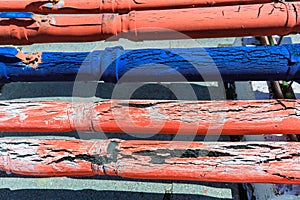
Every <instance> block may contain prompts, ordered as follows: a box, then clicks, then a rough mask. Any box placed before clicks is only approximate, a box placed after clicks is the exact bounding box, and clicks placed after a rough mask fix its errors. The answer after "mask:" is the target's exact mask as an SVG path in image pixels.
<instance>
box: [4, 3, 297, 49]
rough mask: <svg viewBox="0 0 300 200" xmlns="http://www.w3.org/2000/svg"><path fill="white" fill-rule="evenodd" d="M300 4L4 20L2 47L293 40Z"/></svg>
mask: <svg viewBox="0 0 300 200" xmlns="http://www.w3.org/2000/svg"><path fill="white" fill-rule="evenodd" d="M299 9H300V4H299V3H294V4H289V3H274V4H254V5H241V6H224V7H222V6H221V7H214V8H192V9H174V10H159V11H132V12H130V13H129V14H124V15H118V14H101V15H81V16H42V17H40V19H39V17H36V18H35V19H36V20H38V21H39V22H36V21H34V20H31V19H10V20H9V19H2V20H1V23H0V24H1V26H0V44H32V43H41V42H88V41H98V40H106V39H108V38H110V37H112V36H118V37H124V38H128V39H131V40H147V39H155V40H160V39H161V40H162V39H176V38H180V39H183V38H184V39H185V38H186V37H184V36H182V35H181V34H178V32H180V33H183V34H185V35H186V36H188V37H191V38H215V37H236V36H260V35H287V34H290V33H298V32H300V19H299V18H300V15H298V13H299Z"/></svg>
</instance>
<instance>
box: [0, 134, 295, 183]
mask: <svg viewBox="0 0 300 200" xmlns="http://www.w3.org/2000/svg"><path fill="white" fill-rule="evenodd" d="M0 149H1V154H0V169H1V170H2V171H7V172H12V173H15V174H20V175H30V176H93V175H111V176H120V177H126V178H138V179H157V180H192V181H209V182H243V183H245V182H249V183H297V184H299V183H300V162H299V161H300V160H299V159H300V154H299V152H300V146H299V143H297V142H290V143H288V142H215V143H213V142H211V143H210V142H206V143H203V142H179V141H177V142H175V141H172V142H170V141H122V140H116V139H114V140H99V141H84V140H34V139H26V140H24V139H23V140H21V139H20V140H8V139H6V140H4V139H3V140H0Z"/></svg>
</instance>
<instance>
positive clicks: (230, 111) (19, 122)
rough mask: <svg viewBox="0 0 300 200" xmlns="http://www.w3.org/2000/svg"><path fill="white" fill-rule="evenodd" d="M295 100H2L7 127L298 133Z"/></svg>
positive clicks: (0, 109) (8, 129)
mask: <svg viewBox="0 0 300 200" xmlns="http://www.w3.org/2000/svg"><path fill="white" fill-rule="evenodd" d="M298 109H299V102H298V101H297V100H261V101H210V102H205V101H198V102H197V101H156V100H147V101H141V100H131V101H128V100H104V101H100V102H95V103H93V102H85V101H81V102H80V101H79V102H76V101H74V102H63V101H58V102H5V101H3V102H1V104H0V120H1V123H0V130H1V131H4V132H13V131H16V132H28V131H31V132H69V131H73V130H78V131H90V132H97V131H99V132H120V133H141V132H143V133H165V134H177V133H179V134H193V133H197V134H207V133H208V132H209V133H215V134H220V133H222V134H233V135H238V134H271V133H273V134H298V133H299V132H300V126H299V120H300V119H299V110H298Z"/></svg>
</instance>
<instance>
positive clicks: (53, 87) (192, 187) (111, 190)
mask: <svg viewBox="0 0 300 200" xmlns="http://www.w3.org/2000/svg"><path fill="white" fill-rule="evenodd" d="M233 41H234V38H230V39H214V40H212V39H208V40H199V41H195V40H190V41H164V42H159V43H156V42H138V43H131V42H128V41H125V40H121V41H119V42H110V43H108V44H107V43H89V44H88V45H80V48H78V44H64V46H63V47H62V46H61V45H58V44H45V45H41V44H37V45H33V46H25V47H23V50H24V51H28V52H33V51H36V50H43V51H45V50H51V51H62V50H66V51H91V50H93V49H104V48H106V47H107V46H117V45H122V46H124V47H125V48H143V47H152V48H161V47H164V48H173V47H174V48H180V47H199V46H203V47H212V46H217V45H218V44H219V43H225V44H230V43H232V42H233ZM133 85H134V84H133ZM81 87H82V88H83V89H85V88H88V87H92V86H89V84H88V83H84V84H83V86H81ZM131 87H132V86H131V85H130V84H129V85H125V86H124V88H125V89H123V90H122V91H120V92H119V93H118V95H117V96H115V98H117V99H126V98H127V97H128V92H129V91H130V90H128V89H126V88H131ZM139 87H140V88H139V89H138V90H137V91H136V92H135V93H134V94H133V98H136V99H157V100H159V99H165V100H168V99H172V100H175V99H176V98H177V97H176V96H175V95H174V94H173V93H172V92H171V91H173V90H175V89H176V88H177V89H178V88H180V90H183V91H185V90H187V89H188V88H189V87H187V86H186V85H185V84H180V83H163V84H161V85H157V84H154V83H149V84H146V85H144V86H141V85H139ZM192 87H193V89H194V90H195V92H196V98H197V99H202V100H208V99H209V95H210V94H209V91H208V90H207V89H206V87H203V86H201V85H199V84H192ZM45 88H47V89H45ZM212 88H213V90H215V91H213V93H218V91H219V90H218V89H216V88H215V86H214V87H212ZM72 89H73V85H72V84H70V83H63V82H54V83H53V82H52V83H49V82H48V83H47V82H46V83H39V82H38V83H11V84H7V85H5V86H4V87H3V90H2V95H1V96H0V98H1V99H2V100H6V99H10V100H19V99H22V100H27V101H28V100H35V101H36V100H70V96H72V94H73V93H72ZM112 90H113V84H102V83H101V84H99V86H98V88H97V91H96V96H97V97H100V98H111V97H112ZM170 90H171V91H170ZM84 95H87V96H88V97H91V96H93V95H94V93H93V91H87V92H86V93H84ZM216 96H218V97H215V98H216V99H219V100H222V99H224V96H223V95H222V94H219V95H216ZM182 98H183V99H185V100H194V97H193V96H191V97H182ZM0 135H1V136H14V137H21V138H23V137H25V136H26V137H27V136H30V137H31V138H50V139H58V138H60V139H71V138H74V137H77V138H83V139H91V138H99V139H105V138H103V135H100V134H95V133H92V134H88V136H86V138H84V136H85V135H84V136H83V135H82V134H78V133H76V132H75V133H68V134H59V135H60V136H58V135H57V133H47V134H44V135H43V134H42V135H41V134H39V133H32V132H31V133H9V134H8V133H1V134H0ZM105 137H108V138H112V137H118V138H122V139H128V138H129V139H138V138H135V137H133V136H129V135H128V136H127V137H125V136H124V134H106V136H105ZM172 138H173V137H172V136H170V135H164V136H153V137H151V136H149V139H152V140H171V139H172ZM182 139H187V138H186V137H183V138H182ZM197 140H203V137H197ZM222 140H228V137H225V138H224V137H223V138H222ZM0 188H2V189H1V190H0V197H1V199H7V198H8V199H28V198H32V199H39V198H40V199H45V198H46V199H99V198H101V199H120V198H122V199H166V200H167V199H174V200H175V199H204V200H217V199H238V196H239V194H238V191H237V187H236V185H235V184H229V183H204V182H193V181H189V182H184V181H158V182H157V181H151V180H146V181H141V180H136V179H123V178H112V177H105V176H104V177H96V178H84V179H82V178H81V179H79V178H33V177H28V178H21V177H19V176H14V175H12V174H10V175H9V174H5V173H2V174H1V178H0Z"/></svg>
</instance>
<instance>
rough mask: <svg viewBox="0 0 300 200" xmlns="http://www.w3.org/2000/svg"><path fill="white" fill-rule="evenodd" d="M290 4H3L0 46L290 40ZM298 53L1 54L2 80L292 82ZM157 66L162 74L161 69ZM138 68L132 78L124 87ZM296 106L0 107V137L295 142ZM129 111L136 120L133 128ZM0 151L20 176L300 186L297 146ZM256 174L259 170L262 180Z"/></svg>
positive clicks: (91, 145) (44, 145)
mask: <svg viewBox="0 0 300 200" xmlns="http://www.w3.org/2000/svg"><path fill="white" fill-rule="evenodd" d="M0 2H1V0H0ZM292 2H293V3H292ZM295 2H297V1H291V2H289V1H286V2H273V1H271V0H260V1H258V0H246V1H240V0H215V1H205V0H199V1H196V2H195V1H194V0H190V1H189V0H185V1H174V0H172V1H170V0H167V1H163V2H162V1H158V0H155V1H149V0H137V1H135V0H123V1H121V0H113V1H94V0H85V1H81V0H80V1H71V0H50V1H35V0H33V1H29V0H26V1H21V0H13V1H5V3H0V12H2V13H0V44H3V45H6V44H10V45H11V44H22V45H24V44H25V45H28V44H33V43H48V42H88V41H99V40H107V39H118V38H121V37H122V38H127V39H130V40H134V41H137V40H153V39H185V38H216V37H236V36H261V35H287V34H291V33H298V32H299V31H300V19H299V16H298V12H299V9H300V3H295ZM46 14H59V15H46ZM63 14H81V15H80V16H75V15H63ZM179 33H180V34H179ZM183 35H185V36H183ZM298 48H299V45H285V46H273V47H255V48H249V47H247V48H245V47H235V48H222V49H219V48H207V49H204V50H203V49H199V48H195V49H191V48H189V49H142V50H133V51H129V50H124V49H122V48H120V47H118V48H111V49H106V50H104V51H95V52H77V53H71V52H64V53H63V52H52V53H50V52H42V53H33V54H26V53H23V52H21V51H18V50H16V49H14V48H0V82H1V83H8V82H17V81H74V80H78V79H77V78H78V74H83V75H84V77H85V79H84V80H88V81H98V80H103V81H106V82H114V83H115V82H118V81H122V80H123V81H124V80H125V81H141V80H142V81H158V80H159V81H170V80H171V81H180V80H181V79H177V74H178V72H179V74H181V75H182V76H183V77H184V80H187V81H220V79H221V80H224V81H237V80H239V81H248V80H281V79H284V80H295V81H297V80H299V78H300V73H299V50H298ZM270 62H271V63H272V65H271V66H270V64H269V63H270ZM161 63H163V64H164V65H166V68H164V69H162V68H161ZM191 63H192V64H191ZM193 63H201V65H196V66H195V65H193ZM147 64H152V65H150V67H149V66H148V69H147V70H148V73H141V71H140V70H138V69H139V67H140V66H142V65H147ZM135 69H137V70H136V72H135V73H133V74H132V75H130V76H129V78H128V79H126V78H125V79H124V77H126V76H125V75H126V74H128V72H129V71H131V70H135ZM216 75H219V76H216ZM86 77H88V78H87V79H86ZM127 77H128V76H127ZM136 77H138V79H136ZM79 80H81V79H80V76H79ZM299 103H300V102H299V101H298V100H266V101H214V102H200V101H197V102H188V101H171V102H170V101H121V100H120V101H117V100H106V101H105V100H103V101H99V102H91V103H86V102H82V103H81V102H72V103H71V102H63V101H58V102H43V101H38V102H11V101H7V102H5V101H2V102H0V121H1V123H0V131H1V132H69V131H73V130H79V131H84V132H99V131H101V132H104V133H107V132H120V133H141V132H142V133H153V132H155V131H157V130H158V133H160V134H190V133H195V134H206V133H208V132H211V130H212V132H213V133H218V134H227V135H239V134H264V133H265V134H298V133H299V131H300V126H299V108H298V107H299ZM151 112H154V113H162V114H163V115H164V116H162V115H155V114H151ZM130 113H135V114H138V115H135V117H134V119H130ZM270 113H272V114H270ZM220 116H221V117H220ZM129 119H130V120H131V121H130V120H129ZM218 120H221V122H222V127H221V128H216V129H214V128H213V126H212V124H213V123H212V122H216V123H219V121H218ZM149 124H150V125H149ZM249 150H251V151H249ZM0 152H1V153H0V169H1V170H4V171H9V172H13V173H16V174H21V175H35V176H90V175H97V174H98V175H113V176H122V177H129V178H143V179H146V178H147V179H159V180H161V179H171V180H200V181H221V182H224V181H226V182H272V183H300V182H299V175H298V174H299V173H298V171H297V168H298V167H299V163H298V159H299V148H298V147H297V143H271V142H256V143H246V142H241V143H202V142H190V143H188V142H162V141H121V140H102V141H82V140H26V141H25V140H4V139H3V140H1V141H0ZM259 154H261V155H259ZM27 155H28V156H27ZM236 162H237V164H236ZM32 166H34V167H32ZM74 166H76V167H74ZM241 166H243V168H241ZM282 168H285V170H282ZM257 170H260V173H259V174H258V175H257V173H255V172H257ZM211 171H213V172H216V173H210V172H211ZM245 174H246V176H245Z"/></svg>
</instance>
